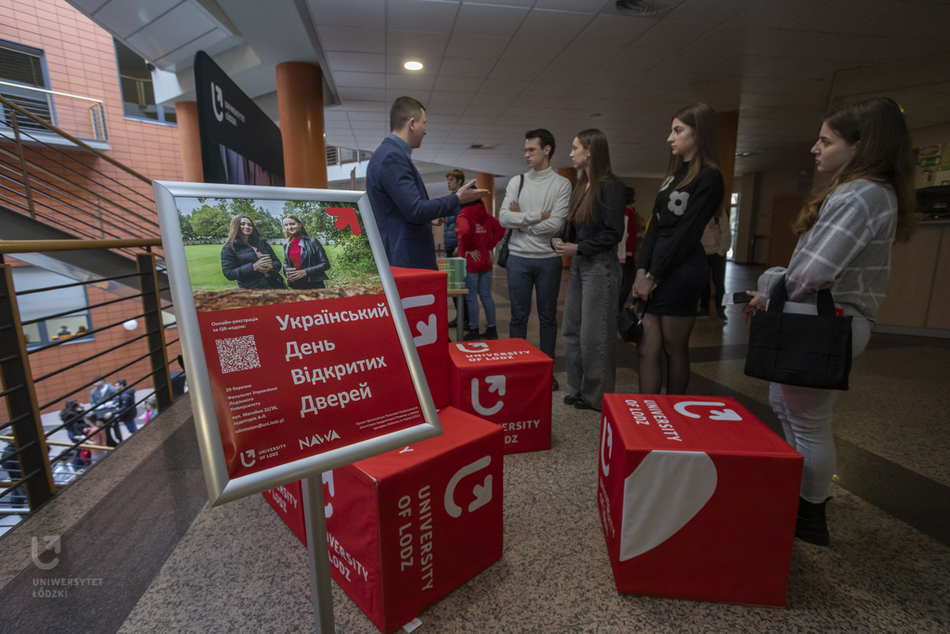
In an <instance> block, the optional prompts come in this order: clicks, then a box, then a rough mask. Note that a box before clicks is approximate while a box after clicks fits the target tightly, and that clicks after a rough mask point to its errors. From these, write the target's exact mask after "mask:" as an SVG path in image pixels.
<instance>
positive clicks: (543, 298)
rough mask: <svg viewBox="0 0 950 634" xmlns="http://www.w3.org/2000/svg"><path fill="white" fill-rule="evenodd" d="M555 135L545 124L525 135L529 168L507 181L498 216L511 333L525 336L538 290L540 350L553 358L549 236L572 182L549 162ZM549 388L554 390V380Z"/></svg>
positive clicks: (557, 279) (556, 281)
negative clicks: (505, 238)
mask: <svg viewBox="0 0 950 634" xmlns="http://www.w3.org/2000/svg"><path fill="white" fill-rule="evenodd" d="M554 147H555V143H554V135H553V134H551V133H550V132H548V131H547V130H545V129H543V128H538V129H537V130H530V131H529V132H527V133H526V134H525V142H524V155H525V162H526V163H527V164H528V167H529V168H531V169H529V170H528V171H527V172H526V173H525V174H524V175H522V176H518V177H515V178H512V179H511V180H510V181H508V188H507V189H506V191H505V200H504V202H503V203H502V205H501V210H500V211H499V216H498V220H499V221H500V222H501V226H503V227H504V228H505V229H511V241H510V242H509V243H508V251H509V256H508V265H507V270H508V293H509V296H510V298H511V324H510V325H509V326H508V336H509V337H512V338H514V337H519V338H521V339H527V334H528V316H529V315H530V314H531V294H532V291H534V292H535V293H536V295H537V304H538V320H539V321H540V326H541V327H540V335H541V336H540V339H541V341H540V346H539V348H540V349H541V351H542V352H543V353H544V354H546V355H548V356H549V357H551V358H552V359H553V358H554V347H555V344H556V343H557V296H558V291H559V290H560V286H561V269H562V265H561V258H560V257H558V256H557V255H556V254H555V253H554V251H552V250H551V238H552V237H554V234H555V233H556V232H557V230H558V229H560V228H561V225H562V224H563V223H564V218H566V217H567V208H568V203H569V202H570V198H571V183H570V181H568V180H567V179H566V178H564V177H563V176H560V175H558V174H557V172H555V171H554V169H553V168H552V167H551V156H553V154H554ZM553 389H555V390H557V389H558V384H557V379H555V380H554V385H553Z"/></svg>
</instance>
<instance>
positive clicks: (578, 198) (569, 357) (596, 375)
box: [551, 129, 626, 411]
mask: <svg viewBox="0 0 950 634" xmlns="http://www.w3.org/2000/svg"><path fill="white" fill-rule="evenodd" d="M571 161H572V162H573V163H574V168H575V169H579V170H581V176H580V178H579V179H578V181H577V186H576V187H575V188H574V192H573V193H572V194H571V202H570V206H569V210H568V213H567V220H566V221H565V223H564V226H563V227H562V228H561V230H560V231H559V232H558V233H557V234H556V235H555V236H554V237H553V238H552V239H551V246H552V247H553V248H554V252H555V253H557V254H558V255H559V256H561V257H564V256H570V257H571V258H572V260H571V274H570V278H569V279H568V282H567V297H566V298H565V301H564V319H563V321H562V324H561V338H562V339H563V341H564V359H565V362H566V365H567V391H568V394H567V396H565V397H564V402H565V403H566V404H568V405H573V406H574V407H575V408H577V409H595V410H598V411H600V409H601V403H602V401H603V398H604V393H606V392H612V391H613V389H614V382H615V358H614V352H615V350H614V345H613V339H614V338H615V336H616V335H615V334H614V333H615V332H616V328H617V303H618V297H619V294H620V275H621V271H620V261H619V260H618V259H617V250H616V248H615V247H616V246H617V243H618V242H620V238H621V237H622V236H623V219H624V206H625V201H626V195H625V191H624V189H625V188H624V184H623V181H622V180H620V179H619V178H617V177H616V176H614V175H613V173H611V171H610V149H609V148H608V146H607V137H606V136H604V133H603V132H601V131H600V130H596V129H590V130H584V131H583V132H580V133H578V135H577V137H575V138H574V142H573V144H572V145H571Z"/></svg>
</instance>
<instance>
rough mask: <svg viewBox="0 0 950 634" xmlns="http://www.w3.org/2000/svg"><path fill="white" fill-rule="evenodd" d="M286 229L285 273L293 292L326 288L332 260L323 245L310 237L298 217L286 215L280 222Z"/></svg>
mask: <svg viewBox="0 0 950 634" xmlns="http://www.w3.org/2000/svg"><path fill="white" fill-rule="evenodd" d="M280 224H281V225H282V226H283V227H284V237H285V238H287V243H286V244H284V274H285V275H286V276H287V284H288V285H289V286H290V288H294V289H313V288H326V284H325V282H326V280H327V279H329V278H328V277H327V273H326V272H327V271H328V270H329V269H330V259H329V258H328V257H327V253H326V251H324V250H323V245H322V244H320V241H319V240H317V239H316V238H311V237H310V235H309V234H307V230H306V229H304V227H303V223H302V222H300V218H298V217H297V216H294V215H291V214H287V215H286V216H284V217H283V218H281V219H280Z"/></svg>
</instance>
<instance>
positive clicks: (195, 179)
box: [175, 101, 205, 183]
mask: <svg viewBox="0 0 950 634" xmlns="http://www.w3.org/2000/svg"><path fill="white" fill-rule="evenodd" d="M175 120H176V121H177V122H178V144H179V146H180V147H181V171H182V179H184V181H185V182H186V183H203V182H205V175H204V168H203V167H202V165H201V137H200V136H199V134H198V102H196V101H179V102H177V103H175Z"/></svg>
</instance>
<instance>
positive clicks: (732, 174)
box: [716, 110, 739, 211]
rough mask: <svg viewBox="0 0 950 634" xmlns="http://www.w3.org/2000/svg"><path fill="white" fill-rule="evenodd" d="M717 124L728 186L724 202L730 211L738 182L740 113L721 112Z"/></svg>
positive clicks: (723, 178) (723, 170)
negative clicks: (736, 181)
mask: <svg viewBox="0 0 950 634" xmlns="http://www.w3.org/2000/svg"><path fill="white" fill-rule="evenodd" d="M716 123H717V124H718V125H717V127H718V128H719V152H720V154H721V156H722V158H721V159H720V163H719V169H720V171H721V172H722V180H723V181H724V182H725V184H726V199H725V200H724V201H723V206H724V207H725V208H726V211H728V210H729V201H730V195H731V194H732V188H733V185H734V184H735V180H736V137H737V136H738V133H739V113H738V112H737V111H735V110H733V111H732V112H720V113H718V114H717V115H716Z"/></svg>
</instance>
